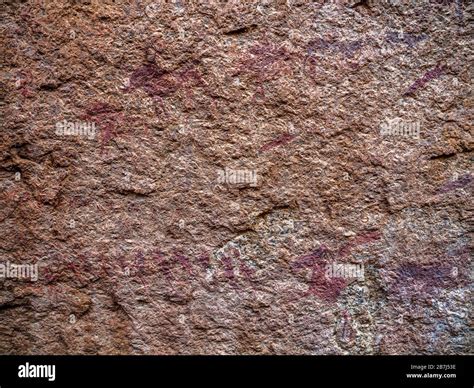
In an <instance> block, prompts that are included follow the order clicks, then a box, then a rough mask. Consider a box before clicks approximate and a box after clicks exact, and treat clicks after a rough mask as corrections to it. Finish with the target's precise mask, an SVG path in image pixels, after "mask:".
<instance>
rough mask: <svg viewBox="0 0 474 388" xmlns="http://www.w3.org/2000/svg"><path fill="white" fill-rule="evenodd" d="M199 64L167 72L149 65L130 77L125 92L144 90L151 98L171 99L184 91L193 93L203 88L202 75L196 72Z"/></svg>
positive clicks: (191, 64) (151, 64) (143, 66)
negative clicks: (196, 89) (193, 90)
mask: <svg viewBox="0 0 474 388" xmlns="http://www.w3.org/2000/svg"><path fill="white" fill-rule="evenodd" d="M197 64H198V62H197V61H193V62H191V63H190V64H187V65H185V66H183V67H182V68H180V69H177V70H174V71H172V72H167V71H165V70H163V69H160V68H159V67H158V66H157V65H156V64H155V63H147V64H144V65H142V66H141V67H139V68H138V69H136V70H135V71H133V72H132V74H131V75H130V86H129V87H128V88H126V89H125V92H128V91H133V90H135V89H142V90H144V91H145V92H146V93H147V94H148V95H149V96H151V97H169V96H171V95H172V94H174V93H176V92H178V91H179V90H181V89H183V90H185V91H186V92H187V93H188V96H189V95H190V94H189V93H192V90H191V89H192V88H194V87H197V86H203V85H204V81H203V79H202V77H201V74H200V73H199V72H198V71H197V70H196V67H197Z"/></svg>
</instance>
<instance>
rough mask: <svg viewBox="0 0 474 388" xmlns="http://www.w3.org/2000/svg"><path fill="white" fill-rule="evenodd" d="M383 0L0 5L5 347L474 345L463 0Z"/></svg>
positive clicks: (129, 349) (259, 350) (314, 349)
mask: <svg viewBox="0 0 474 388" xmlns="http://www.w3.org/2000/svg"><path fill="white" fill-rule="evenodd" d="M392 3H396V4H392ZM392 3H384V4H382V3H380V2H364V1H361V2H356V1H352V2H348V1H345V2H344V1H340V2H335V3H333V4H331V3H327V2H326V4H322V2H321V1H319V2H312V1H303V0H288V1H253V2H252V1H248V2H243V1H229V2H222V3H221V4H219V3H217V2H215V1H201V2H189V1H184V0H181V1H179V0H177V1H174V2H170V1H168V2H164V1H163V2H160V1H155V2H147V1H134V0H129V1H98V0H97V1H92V0H91V1H40V0H37V1H4V2H3V3H2V5H1V8H2V11H1V12H2V27H1V29H2V38H1V39H2V43H1V44H2V56H1V60H2V71H1V76H2V78H1V84H0V88H1V101H2V130H1V146H0V152H1V153H0V160H1V168H0V179H1V184H2V187H1V194H0V202H1V205H0V231H1V233H0V235H1V238H0V255H1V256H0V258H1V260H0V261H1V262H2V263H5V262H7V261H8V262H10V263H17V264H19V263H30V264H34V263H38V264H39V278H38V281H36V282H34V281H30V280H29V279H16V278H8V277H6V278H3V279H0V314H1V319H0V352H1V353H2V354H40V353H48V354H64V353H68V354H407V353H411V354H466V353H470V352H471V344H470V334H469V329H470V324H471V317H472V316H471V311H470V308H469V307H470V290H469V288H470V285H471V272H470V271H471V266H470V254H471V247H472V243H471V239H470V232H471V230H472V210H473V204H472V186H473V184H472V181H473V179H472V174H471V171H470V169H471V161H472V144H473V142H472V134H471V133H470V129H471V128H470V124H471V118H472V116H471V115H472V110H471V109H472V99H471V91H470V81H471V74H470V66H471V65H472V62H471V60H472V50H471V48H470V46H469V45H470V33H471V27H470V22H472V5H470V4H469V3H468V2H462V1H458V0H456V1H427V0H419V1H416V2H407V1H394V2H392ZM397 117H398V118H400V119H401V120H402V121H403V122H408V123H419V136H414V132H413V133H411V134H407V133H408V132H406V133H404V134H400V133H399V134H398V135H397V134H394V133H389V134H387V133H385V132H383V131H381V128H382V127H383V125H384V124H383V123H386V122H387V121H389V120H392V119H393V118H397ZM64 120H67V121H68V122H89V123H90V122H92V123H95V125H96V129H97V133H96V136H95V137H94V138H92V136H84V135H81V134H80V133H79V134H76V135H71V134H69V135H67V134H66V135H65V134H62V133H61V132H59V134H58V132H57V131H56V129H57V128H56V123H58V122H63V121H64ZM226 168H227V169H228V170H226V173H227V175H226V176H225V177H224V178H222V175H220V174H222V172H219V171H220V170H224V169H226ZM229 169H233V170H247V171H250V172H252V173H253V174H256V175H250V172H249V173H248V175H246V176H245V177H244V178H245V179H246V181H245V182H241V183H233V179H234V178H233V177H232V176H230V175H229V171H230V170H229ZM17 173H19V174H17ZM250 177H253V178H252V179H251V180H249V179H250ZM254 178H256V179H254ZM331 263H336V264H346V265H347V264H362V265H363V267H362V268H363V270H364V272H363V275H364V276H363V277H362V276H359V277H351V276H349V277H348V276H332V277H331V276H330V274H328V265H329V264H331ZM346 268H348V267H346Z"/></svg>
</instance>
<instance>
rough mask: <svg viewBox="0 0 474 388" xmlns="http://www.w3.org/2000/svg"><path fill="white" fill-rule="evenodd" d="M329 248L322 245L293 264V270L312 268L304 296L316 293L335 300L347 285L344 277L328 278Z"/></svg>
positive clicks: (330, 300) (320, 296)
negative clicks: (326, 274)
mask: <svg viewBox="0 0 474 388" xmlns="http://www.w3.org/2000/svg"><path fill="white" fill-rule="evenodd" d="M328 255H329V250H328V249H327V248H326V246H325V245H321V247H319V248H318V249H317V250H315V251H314V252H313V253H310V254H309V255H304V256H300V257H299V258H298V259H296V261H295V262H293V263H292V264H291V267H292V269H293V270H295V271H297V270H300V269H301V268H305V267H306V268H311V271H312V273H311V280H310V281H309V288H308V291H307V292H306V293H305V294H303V295H302V296H303V297H307V296H309V295H315V296H317V297H319V298H320V299H322V300H324V301H327V302H335V301H336V300H337V298H338V297H339V295H340V294H341V292H342V290H343V289H344V288H345V287H346V286H347V281H346V280H345V279H343V278H329V279H328V278H327V277H326V276H325V273H326V266H327V264H328V261H327V260H326V257H328Z"/></svg>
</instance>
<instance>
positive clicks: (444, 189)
mask: <svg viewBox="0 0 474 388" xmlns="http://www.w3.org/2000/svg"><path fill="white" fill-rule="evenodd" d="M472 181H473V177H472V175H471V174H466V175H463V176H462V177H460V178H458V179H456V180H455V181H452V182H448V183H445V184H444V185H443V186H441V187H440V188H439V189H438V190H437V193H438V194H445V193H448V192H449V191H452V190H455V189H459V188H461V187H465V186H468V185H469V184H470V183H471V182H472Z"/></svg>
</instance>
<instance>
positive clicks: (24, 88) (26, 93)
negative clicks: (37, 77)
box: [17, 70, 34, 98]
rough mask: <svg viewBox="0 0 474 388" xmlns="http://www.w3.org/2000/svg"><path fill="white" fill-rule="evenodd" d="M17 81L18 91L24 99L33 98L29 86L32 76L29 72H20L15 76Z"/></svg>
mask: <svg viewBox="0 0 474 388" xmlns="http://www.w3.org/2000/svg"><path fill="white" fill-rule="evenodd" d="M17 80H18V83H19V85H18V87H17V88H18V90H19V92H20V94H21V95H22V96H23V97H25V98H30V97H33V95H34V93H33V91H32V90H31V88H30V86H29V84H31V82H32V80H33V76H32V73H31V71H30V70H25V71H21V72H20V73H18V74H17Z"/></svg>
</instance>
